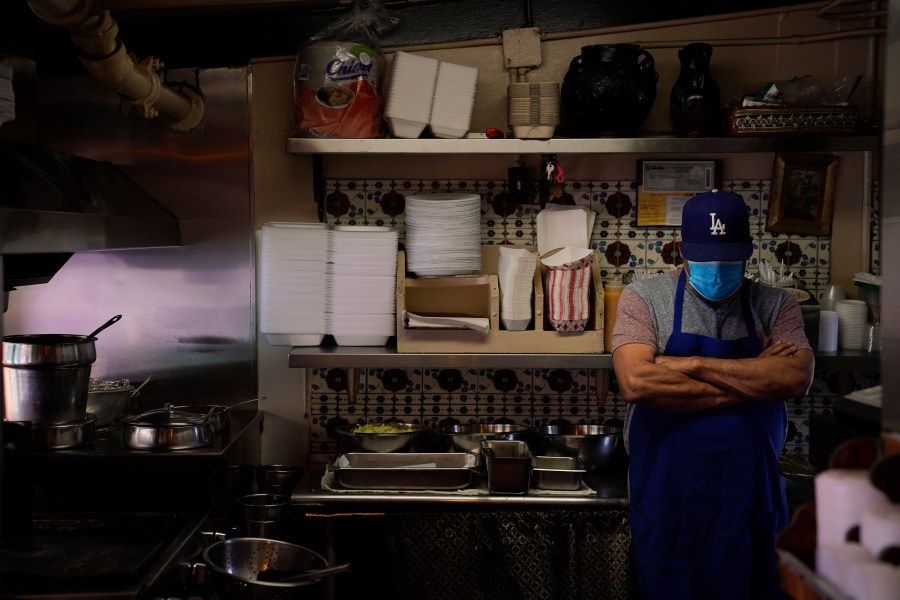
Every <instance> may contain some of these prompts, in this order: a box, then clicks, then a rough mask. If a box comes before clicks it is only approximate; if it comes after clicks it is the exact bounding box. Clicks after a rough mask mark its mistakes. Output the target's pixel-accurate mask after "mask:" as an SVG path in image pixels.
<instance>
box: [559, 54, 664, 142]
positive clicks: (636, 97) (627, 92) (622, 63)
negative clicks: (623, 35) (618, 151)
mask: <svg viewBox="0 0 900 600" xmlns="http://www.w3.org/2000/svg"><path fill="white" fill-rule="evenodd" d="M658 80H659V74H658V73H657V72H656V70H655V69H654V61H653V56H652V55H651V54H650V53H649V52H647V51H646V50H642V49H641V47H640V46H638V45H637V44H601V45H595V46H584V47H583V48H582V49H581V54H580V55H579V56H576V57H575V58H573V59H572V62H571V63H570V64H569V70H568V72H567V73H566V76H565V78H564V79H563V84H562V89H561V90H560V99H561V100H562V105H563V109H564V110H565V111H566V116H567V117H569V120H570V124H569V127H570V128H571V129H572V130H573V133H574V134H577V135H584V136H586V137H588V136H598V135H600V136H614V135H621V134H624V133H629V132H632V131H634V130H635V129H637V128H638V126H639V125H640V124H641V123H643V122H644V119H646V118H647V115H649V114H650V109H652V108H653V103H654V102H655V101H656V82H657V81H658Z"/></svg>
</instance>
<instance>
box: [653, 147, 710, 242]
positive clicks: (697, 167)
mask: <svg viewBox="0 0 900 600" xmlns="http://www.w3.org/2000/svg"><path fill="white" fill-rule="evenodd" d="M721 173H722V161H720V160H639V161H637V184H638V185H637V226H638V227H667V226H668V227H678V226H679V225H681V207H682V206H684V203H685V202H687V201H688V200H689V199H691V198H693V197H694V196H696V195H697V194H699V193H701V192H708V191H710V190H712V189H715V188H719V187H721V180H722V175H721Z"/></svg>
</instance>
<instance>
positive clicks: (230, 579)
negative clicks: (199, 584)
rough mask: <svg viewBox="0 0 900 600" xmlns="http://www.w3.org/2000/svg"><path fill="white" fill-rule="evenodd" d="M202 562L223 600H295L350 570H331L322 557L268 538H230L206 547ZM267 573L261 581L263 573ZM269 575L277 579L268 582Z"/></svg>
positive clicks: (341, 567)
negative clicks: (210, 573) (325, 578)
mask: <svg viewBox="0 0 900 600" xmlns="http://www.w3.org/2000/svg"><path fill="white" fill-rule="evenodd" d="M203 562H204V563H205V564H206V565H207V567H208V568H209V569H210V570H211V571H212V580H213V583H214V585H215V587H216V591H217V592H218V594H219V595H220V597H221V598H222V600H294V599H299V598H304V597H307V596H308V591H306V590H304V589H303V588H304V587H306V586H309V585H311V584H315V583H317V582H318V581H320V578H321V577H327V576H330V575H335V574H337V573H339V572H344V571H346V570H348V569H349V565H337V566H333V567H329V565H328V561H327V560H325V558H324V557H322V556H321V555H320V554H318V553H316V552H313V551H312V550H309V549H308V548H304V547H303V546H298V545H296V544H290V543H288V542H282V541H279V540H271V539H266V538H249V537H244V538H230V539H224V540H220V541H218V542H215V543H213V544H211V545H209V546H207V547H206V549H205V550H204V551H203ZM266 571H268V572H269V573H268V574H267V575H263V576H262V578H260V574H261V573H265V572H266ZM269 575H274V577H272V578H271V579H272V580H269V581H267V580H266V579H267V578H268V576H269Z"/></svg>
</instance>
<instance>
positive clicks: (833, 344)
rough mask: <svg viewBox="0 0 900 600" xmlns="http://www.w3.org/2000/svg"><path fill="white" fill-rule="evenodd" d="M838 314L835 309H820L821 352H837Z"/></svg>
mask: <svg viewBox="0 0 900 600" xmlns="http://www.w3.org/2000/svg"><path fill="white" fill-rule="evenodd" d="M837 349H838V314H837V313H836V312H835V311H833V310H823V311H819V352H837Z"/></svg>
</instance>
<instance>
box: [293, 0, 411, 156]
mask: <svg viewBox="0 0 900 600" xmlns="http://www.w3.org/2000/svg"><path fill="white" fill-rule="evenodd" d="M396 24H397V18H396V17H395V16H394V15H393V13H391V12H390V11H388V10H386V9H385V8H384V7H383V6H382V5H381V3H380V2H379V1H378V0H354V2H353V4H352V6H351V7H350V11H349V12H348V13H347V14H346V15H344V16H343V17H341V18H340V19H338V20H337V21H335V22H334V23H332V24H331V25H330V26H328V27H326V28H325V29H323V30H322V31H320V32H319V33H317V34H316V35H314V36H312V37H311V38H310V39H309V40H308V41H307V42H306V43H305V44H303V45H302V46H301V47H300V48H299V50H298V51H297V59H296V62H295V66H294V119H293V129H294V134H295V135H299V136H304V137H337V138H379V137H384V132H383V127H382V116H383V111H384V97H383V95H382V91H381V88H382V78H383V77H384V73H385V66H386V64H385V58H384V53H383V52H382V51H381V48H380V47H379V45H378V37H379V36H381V35H383V34H384V33H386V32H387V31H389V30H390V29H391V28H393V27H394V26H395V25H396Z"/></svg>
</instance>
